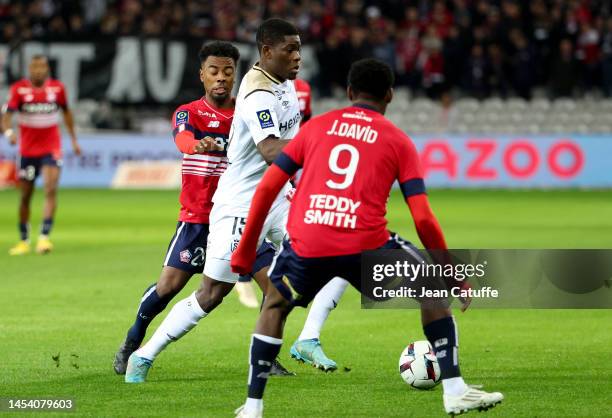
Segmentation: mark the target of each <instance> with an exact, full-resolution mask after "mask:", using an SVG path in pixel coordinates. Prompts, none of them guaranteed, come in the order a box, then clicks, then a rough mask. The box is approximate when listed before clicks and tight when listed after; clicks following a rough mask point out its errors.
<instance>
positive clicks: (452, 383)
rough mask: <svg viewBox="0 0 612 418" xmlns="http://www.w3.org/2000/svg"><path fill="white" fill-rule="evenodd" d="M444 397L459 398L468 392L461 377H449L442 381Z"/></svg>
mask: <svg viewBox="0 0 612 418" xmlns="http://www.w3.org/2000/svg"><path fill="white" fill-rule="evenodd" d="M442 387H443V388H444V394H445V395H451V396H459V395H463V394H464V393H465V391H466V390H468V385H466V384H465V381H464V380H463V377H461V376H459V377H451V378H450V379H444V380H443V381H442Z"/></svg>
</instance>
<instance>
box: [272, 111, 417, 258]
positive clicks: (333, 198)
mask: <svg viewBox="0 0 612 418" xmlns="http://www.w3.org/2000/svg"><path fill="white" fill-rule="evenodd" d="M274 164H276V165H278V166H279V167H280V168H281V169H283V171H285V172H286V173H288V174H289V175H292V174H293V173H294V172H295V171H296V170H298V169H299V168H300V167H302V168H303V171H302V177H301V179H300V181H299V183H298V186H297V190H296V192H295V196H294V197H293V200H292V202H291V208H290V211H289V220H288V223H287V231H288V233H289V236H290V237H291V246H292V248H293V249H294V250H295V252H296V253H297V254H298V255H300V256H302V257H330V256H338V255H348V254H357V253H360V252H362V251H364V250H369V249H375V248H378V247H380V246H381V245H383V244H384V243H385V242H386V241H387V240H388V239H389V232H388V231H387V221H386V219H385V215H386V211H387V200H388V198H389V193H390V191H391V187H392V185H393V183H394V182H395V181H396V180H397V181H399V183H400V187H401V189H402V191H403V193H404V196H405V197H410V196H414V195H418V194H423V193H425V184H424V181H423V174H422V170H421V165H420V161H419V156H418V154H417V151H416V148H415V147H414V144H413V143H412V141H411V140H410V138H408V136H407V135H406V134H405V133H404V132H402V131H401V130H400V129H399V128H397V127H396V126H395V125H393V123H391V122H390V121H389V120H388V119H386V118H385V117H384V116H383V115H382V114H380V113H378V112H376V111H374V110H372V109H371V108H369V107H363V106H359V107H358V106H350V107H347V108H344V109H340V110H334V111H331V112H328V113H325V114H323V115H321V116H318V117H315V118H313V119H312V120H311V121H310V122H308V123H306V124H305V125H304V126H303V127H302V128H301V129H300V131H299V132H298V134H297V136H296V137H295V138H293V139H292V140H291V142H289V144H287V146H286V147H285V148H284V149H283V152H282V153H281V154H280V156H279V157H278V158H277V159H276V160H275V161H274ZM321 237H325V239H321Z"/></svg>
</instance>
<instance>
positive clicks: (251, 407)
mask: <svg viewBox="0 0 612 418" xmlns="http://www.w3.org/2000/svg"><path fill="white" fill-rule="evenodd" d="M244 409H246V410H247V411H261V410H262V409H263V399H253V398H247V400H246V402H245V403H244Z"/></svg>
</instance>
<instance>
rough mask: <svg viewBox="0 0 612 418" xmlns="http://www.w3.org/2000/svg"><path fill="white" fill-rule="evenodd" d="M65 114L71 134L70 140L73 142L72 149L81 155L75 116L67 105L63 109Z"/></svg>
mask: <svg viewBox="0 0 612 418" xmlns="http://www.w3.org/2000/svg"><path fill="white" fill-rule="evenodd" d="M62 113H63V115H64V125H66V130H67V131H68V135H70V141H71V143H72V150H73V151H74V153H75V154H76V155H81V146H80V145H79V142H78V141H77V136H76V131H75V129H74V117H73V115H72V111H71V110H70V109H68V108H67V107H66V108H64V109H63V112H62Z"/></svg>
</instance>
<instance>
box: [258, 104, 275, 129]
mask: <svg viewBox="0 0 612 418" xmlns="http://www.w3.org/2000/svg"><path fill="white" fill-rule="evenodd" d="M257 119H258V120H259V125H261V127H262V129H266V128H271V127H273V126H274V121H273V120H272V114H271V113H270V111H269V110H268V109H266V110H260V111H259V112H257Z"/></svg>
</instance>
